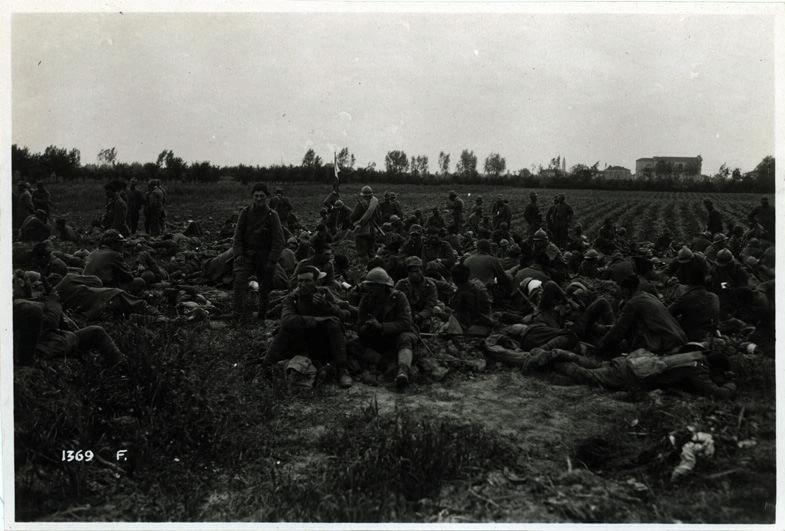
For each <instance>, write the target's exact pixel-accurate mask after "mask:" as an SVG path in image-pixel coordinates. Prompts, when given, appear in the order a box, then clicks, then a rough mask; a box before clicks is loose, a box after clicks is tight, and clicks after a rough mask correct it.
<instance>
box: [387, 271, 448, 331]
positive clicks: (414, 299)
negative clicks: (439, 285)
mask: <svg viewBox="0 0 785 531" xmlns="http://www.w3.org/2000/svg"><path fill="white" fill-rule="evenodd" d="M405 263H406V271H407V273H408V276H407V277H406V278H402V279H401V280H399V281H398V283H397V284H395V289H396V290H398V291H400V292H401V293H403V294H404V295H406V299H407V300H408V301H409V307H410V309H411V311H412V318H413V319H414V325H415V326H416V327H417V328H418V329H419V330H420V331H422V332H428V331H430V329H431V323H430V318H431V315H432V314H433V309H434V308H435V307H436V305H437V304H439V301H438V299H437V295H436V283H435V282H434V281H433V280H431V279H430V278H427V277H425V276H424V275H423V270H422V260H420V258H419V257H418V256H410V257H408V258H407V259H406V262H405Z"/></svg>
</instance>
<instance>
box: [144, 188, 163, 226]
mask: <svg viewBox="0 0 785 531" xmlns="http://www.w3.org/2000/svg"><path fill="white" fill-rule="evenodd" d="M165 203H166V198H165V195H164V191H163V189H162V188H161V186H160V181H159V180H158V179H152V180H151V181H150V184H149V185H148V192H147V201H146V210H145V217H144V222H145V229H146V231H147V233H148V234H150V235H151V236H159V235H160V234H161V233H162V232H163V227H164V218H165V215H166V213H165V211H164V205H165Z"/></svg>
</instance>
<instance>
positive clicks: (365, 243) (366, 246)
mask: <svg viewBox="0 0 785 531" xmlns="http://www.w3.org/2000/svg"><path fill="white" fill-rule="evenodd" d="M379 216H380V212H379V200H378V199H377V198H376V197H375V196H374V195H373V189H372V188H371V187H370V186H363V188H362V190H361V192H360V199H359V201H358V202H357V206H356V207H355V208H354V211H353V212H352V223H354V227H355V228H354V244H355V249H356V252H357V259H358V260H359V262H360V264H361V265H362V266H363V267H365V266H366V264H368V261H369V260H370V259H371V257H372V256H373V255H374V253H375V252H376V231H377V230H378V224H379Z"/></svg>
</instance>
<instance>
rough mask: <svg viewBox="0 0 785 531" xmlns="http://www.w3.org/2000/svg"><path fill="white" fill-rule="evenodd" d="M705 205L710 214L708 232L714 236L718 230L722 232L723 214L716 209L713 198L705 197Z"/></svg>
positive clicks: (707, 224)
mask: <svg viewBox="0 0 785 531" xmlns="http://www.w3.org/2000/svg"><path fill="white" fill-rule="evenodd" d="M703 206H704V207H706V212H707V213H708V215H709V219H708V222H707V223H706V232H708V233H710V234H711V235H712V236H713V235H715V234H717V233H718V232H722V214H720V212H719V211H718V210H715V209H714V204H713V203H712V202H711V199H704V200H703Z"/></svg>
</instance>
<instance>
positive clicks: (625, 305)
mask: <svg viewBox="0 0 785 531" xmlns="http://www.w3.org/2000/svg"><path fill="white" fill-rule="evenodd" d="M24 184H25V183H22V184H20V186H19V190H21V192H20V194H19V197H18V198H17V197H15V199H14V201H15V205H16V204H17V203H19V204H24V205H25V208H28V207H29V204H32V206H33V207H35V204H34V203H32V197H28V196H29V195H31V194H30V193H29V192H28V191H27V189H26V188H25V187H24V186H23V185H24ZM136 185H137V183H135V182H133V181H132V182H130V183H129V184H128V186H127V187H126V188H123V187H107V206H106V216H105V218H104V220H103V222H102V224H101V227H102V229H104V232H103V233H102V234H101V237H100V241H99V245H98V248H97V249H95V250H93V251H90V252H86V253H87V254H86V255H81V256H77V255H69V254H64V253H58V252H57V251H56V249H55V245H56V244H57V242H58V241H59V239H64V238H62V237H61V236H62V234H61V232H57V231H54V230H53V231H52V232H51V234H50V235H46V236H45V237H40V236H41V235H37V236H36V237H35V238H34V239H32V240H27V241H31V242H32V243H34V245H33V248H32V253H31V254H32V259H31V260H32V262H31V268H30V271H27V272H24V271H17V272H16V273H15V277H14V297H15V302H14V312H15V314H14V315H15V320H14V327H15V329H16V328H19V329H20V330H19V336H17V338H18V340H17V341H15V347H17V346H18V347H19V348H20V349H21V351H23V352H21V353H20V355H19V358H18V359H19V360H24V361H25V362H30V361H31V359H33V358H34V357H35V356H34V353H36V354H37V355H43V356H52V355H54V354H62V353H63V352H68V353H73V352H76V351H85V350H87V349H90V348H94V349H98V350H99V351H100V352H101V353H102V354H104V355H105V357H106V358H107V359H109V360H111V361H112V362H115V361H117V360H121V359H122V357H123V354H122V353H120V352H119V351H118V350H117V347H116V346H115V345H114V344H113V343H112V341H111V339H110V338H109V337H108V336H106V334H105V332H103V329H101V331H97V330H96V327H95V326H94V325H89V326H91V327H93V328H90V329H89V330H87V331H84V329H86V328H87V327H84V326H83V327H81V328H80V327H79V326H78V325H83V324H88V323H89V322H90V321H91V320H95V319H100V318H105V317H106V315H107V314H114V315H123V316H127V315H128V314H131V313H151V314H156V313H158V311H159V310H157V309H156V308H155V307H152V306H151V305H150V304H148V303H147V302H145V301H144V300H143V299H142V298H140V297H139V295H140V294H143V293H144V292H145V290H149V289H154V288H155V287H156V286H160V285H162V284H166V283H169V284H170V285H171V284H172V283H173V282H174V279H175V278H177V277H176V273H175V271H174V269H176V268H184V267H185V265H184V264H185V263H186V262H187V260H186V259H185V258H183V259H182V260H180V262H178V261H177V260H175V259H174V258H173V259H172V260H171V261H169V262H163V261H161V260H156V258H155V257H154V256H153V254H151V252H148V251H147V250H143V251H141V252H137V253H136V256H135V260H136V269H133V268H132V267H129V266H128V264H127V263H126V260H127V255H128V254H129V253H128V251H129V249H127V247H128V246H127V237H128V236H129V235H134V234H135V233H136V232H137V230H138V227H137V225H138V222H139V210H140V209H141V208H142V207H143V206H144V208H145V211H144V212H145V233H146V234H147V235H149V238H150V240H149V242H148V243H149V249H155V248H158V247H160V246H162V245H164V244H166V246H176V245H177V242H180V241H185V242H187V241H191V240H192V238H191V236H192V235H194V234H199V231H198V230H195V231H193V232H191V229H192V227H190V226H189V228H188V229H187V230H186V231H185V234H182V233H178V234H175V235H174V236H176V238H174V237H172V235H171V234H168V235H162V231H164V220H165V217H166V216H165V208H164V206H165V205H166V191H165V190H164V189H163V187H161V185H160V183H157V182H155V181H151V182H150V183H149V184H148V193H147V195H146V196H144V195H143V194H142V193H141V192H140V191H138V190H137V189H136ZM25 194H27V195H25ZM28 199H30V201H28ZM348 202H351V203H353V204H354V206H353V208H352V207H351V206H349V205H347V203H348ZM704 204H705V207H706V210H707V220H706V230H705V231H703V232H702V233H701V234H697V235H695V238H693V239H692V240H690V241H688V242H674V241H673V240H672V237H671V236H670V235H669V234H667V233H666V234H663V235H661V236H660V237H659V238H658V239H657V241H656V242H638V241H633V240H631V239H630V238H628V237H627V234H626V232H625V231H624V230H623V228H622V227H616V225H615V222H614V220H613V219H610V218H609V219H607V220H606V221H605V223H603V225H602V227H601V228H600V231H599V234H598V235H597V237H596V238H595V239H594V240H593V241H591V240H590V239H589V237H588V236H587V235H585V234H584V233H583V231H582V229H581V227H580V226H579V225H576V224H574V223H573V217H574V213H573V210H572V208H571V207H570V205H569V204H568V203H567V202H566V199H565V196H564V194H558V195H556V196H555V197H554V200H553V205H552V206H550V208H549V209H548V210H547V212H546V213H545V216H543V215H542V214H541V211H540V207H539V204H538V196H537V194H536V193H535V192H532V193H531V194H530V201H529V203H528V204H527V205H526V206H525V208H524V209H523V218H524V220H525V223H526V225H525V226H521V227H513V219H512V209H511V207H510V205H509V201H508V200H507V199H505V198H503V197H498V198H497V199H496V200H495V201H494V202H493V204H492V205H491V208H490V209H489V211H488V212H486V211H485V205H484V204H483V201H482V198H480V197H476V198H475V199H474V205H473V207H472V210H471V215H470V216H468V217H465V216H464V209H465V207H464V201H463V199H461V198H460V197H459V196H458V194H457V193H456V192H450V193H449V194H448V196H447V199H446V203H445V205H444V210H443V211H442V209H441V208H439V207H435V208H433V209H432V210H431V212H430V214H429V215H428V216H427V217H426V215H425V214H424V213H423V212H422V211H421V210H413V211H411V212H410V213H408V214H407V213H405V212H404V209H403V208H402V206H401V204H400V203H399V201H398V197H397V196H396V194H394V193H390V192H388V193H385V194H384V199H383V200H382V201H380V200H379V199H378V198H377V197H376V196H375V194H374V191H373V189H372V188H371V187H370V186H364V187H362V189H361V191H360V194H359V195H358V196H357V197H355V198H351V199H346V200H345V199H344V198H343V197H342V196H341V193H340V191H339V190H338V187H337V186H335V187H334V188H333V190H332V191H331V192H330V193H329V194H328V196H327V197H326V198H325V199H324V201H323V204H322V208H321V210H320V212H319V217H318V219H317V221H316V223H315V225H313V226H312V227H310V230H306V228H304V227H303V226H302V224H301V222H300V220H299V219H298V218H297V216H296V215H295V214H294V207H293V206H292V203H291V201H290V200H289V199H288V198H286V196H285V195H284V194H283V190H281V189H280V188H279V189H277V190H276V191H275V194H274V195H271V194H270V193H269V190H268V188H267V185H266V184H265V183H256V184H254V185H253V186H252V188H251V201H250V203H249V204H248V205H247V206H246V207H244V208H242V209H241V211H240V212H239V215H238V216H237V217H236V221H230V222H227V224H226V226H225V227H224V229H222V231H221V235H222V236H229V238H228V239H227V240H226V241H227V244H226V246H225V249H222V250H221V253H220V255H218V256H215V257H213V258H211V259H210V260H208V261H205V262H203V263H202V264H199V263H198V262H197V263H196V264H195V265H194V266H193V268H192V269H193V270H192V271H189V272H188V273H187V275H186V276H188V275H190V276H188V278H197V277H198V278H200V279H201V280H202V282H205V283H207V282H210V281H211V279H212V280H213V281H214V280H215V279H218V278H221V277H222V276H227V275H228V276H229V277H230V278H231V285H232V311H231V314H230V315H224V316H218V317H224V318H229V319H231V320H233V321H234V322H236V323H237V324H238V325H239V326H254V325H253V323H254V321H253V313H252V311H251V310H252V309H251V308H250V306H251V305H250V304H249V303H248V300H247V299H248V297H249V295H250V294H252V293H253V294H254V296H255V297H256V301H255V303H256V304H255V306H256V310H257V311H256V317H257V321H256V322H257V323H258V324H257V325H256V326H271V323H270V322H266V321H265V320H267V319H272V320H273V324H272V326H274V327H275V328H276V333H275V335H274V337H273V339H272V341H271V342H270V344H269V345H268V347H267V349H266V351H265V352H263V353H259V356H260V362H261V364H262V365H264V366H274V365H276V364H278V363H279V362H284V361H285V360H290V359H292V358H293V357H294V356H295V355H302V356H304V357H306V358H307V359H308V360H310V361H311V362H312V363H314V364H315V365H317V366H320V367H329V366H331V367H333V368H334V370H335V372H334V374H335V378H336V380H337V382H338V383H339V385H341V386H342V387H349V386H351V385H353V382H354V380H355V379H357V378H358V377H361V378H363V380H364V381H365V380H366V376H367V375H368V374H379V375H381V377H386V376H389V377H390V378H391V379H392V380H393V381H394V382H395V385H396V386H397V387H398V388H400V389H403V388H405V387H407V386H408V385H409V383H410V381H411V380H412V378H413V377H414V375H415V373H417V372H418V371H417V370H415V369H416V368H417V367H420V370H429V369H433V368H434V364H433V363H432V362H433V360H432V359H431V360H430V362H429V358H431V357H432V356H431V354H432V352H431V349H430V347H429V344H428V341H427V340H426V336H427V337H428V338H440V337H441V338H456V337H460V338H468V340H469V341H474V342H475V343H473V344H474V345H476V346H477V347H478V348H481V349H484V350H485V351H486V353H487V355H488V356H489V357H495V359H499V360H501V361H503V362H508V363H513V364H515V365H517V366H526V367H528V368H537V370H551V371H554V372H558V373H560V374H562V375H564V377H566V378H570V379H572V380H575V381H577V382H582V383H588V384H594V385H599V386H603V387H605V388H611V389H629V388H640V387H643V388H652V387H664V386H667V387H681V388H685V389H687V390H691V391H694V392H701V393H708V394H712V395H716V396H722V397H727V396H731V395H732V394H733V392H734V391H735V386H734V384H733V382H731V381H728V379H727V368H728V353H729V352H731V350H732V349H730V347H729V346H732V345H735V344H736V342H737V340H738V339H739V338H744V337H747V336H749V334H750V333H752V332H753V331H755V330H760V329H763V330H765V331H769V332H770V333H771V334H772V337H773V317H774V230H775V224H774V209H773V208H772V207H771V206H770V205H769V204H768V200H767V199H766V198H763V199H762V200H761V204H760V206H759V207H757V208H756V209H755V210H753V211H752V212H751V213H750V217H749V220H748V221H749V223H748V225H749V226H748V227H746V228H745V227H738V226H736V227H728V226H727V224H724V223H723V220H722V214H721V212H720V211H719V210H717V209H715V208H714V205H713V204H712V202H711V201H709V200H706V201H705V202H704ZM15 208H18V207H16V206H15ZM134 209H135V214H134V215H132V214H133V211H134ZM20 212H21V211H20ZM443 212H444V214H446V218H447V219H445V217H443V215H442V213H443ZM47 214H48V213H47ZM20 215H21V214H20ZM29 215H33V216H37V212H34V213H33V214H28V216H29ZM148 216H149V221H148ZM15 219H16V217H15ZM23 225H24V223H23V224H22V226H23ZM66 227H68V226H66ZM20 229H21V226H20ZM72 230H73V229H72ZM20 232H21V231H20ZM52 235H54V236H52ZM194 237H195V236H194ZM17 238H20V239H22V240H25V238H23V237H22V236H21V234H19V233H17ZM173 241H174V243H172V242H173ZM704 244H705V245H704ZM139 247H140V244H137V248H139ZM136 250H137V251H138V250H139V249H136ZM338 251H341V252H338ZM178 256H180V255H178ZM181 262H182V263H181ZM213 269H217V270H218V271H219V273H218V274H217V275H215V276H213V275H212V273H211V271H212V270H213ZM36 275H37V277H36ZM36 280H38V281H40V283H41V284H42V285H43V293H42V294H41V295H40V296H39V297H38V299H36V298H35V297H34V296H33V295H32V294H31V289H30V284H31V283H33V282H34V281H36ZM31 281H32V282H31ZM196 300H198V297H197V298H196ZM194 304H197V305H198V303H197V302H194ZM71 314H78V315H79V316H80V322H79V323H76V324H75V323H73V322H71V323H70V325H69V323H68V321H69V315H71ZM17 315H18V316H19V317H18V318H17ZM31 316H32V317H31ZM29 323H33V324H32V325H31V324H29ZM263 323H264V324H263ZM25 326H26V327H27V328H26V329H24V330H22V328H24V327H25ZM97 328H100V327H97ZM80 330H82V331H80ZM17 343H18V345H17Z"/></svg>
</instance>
